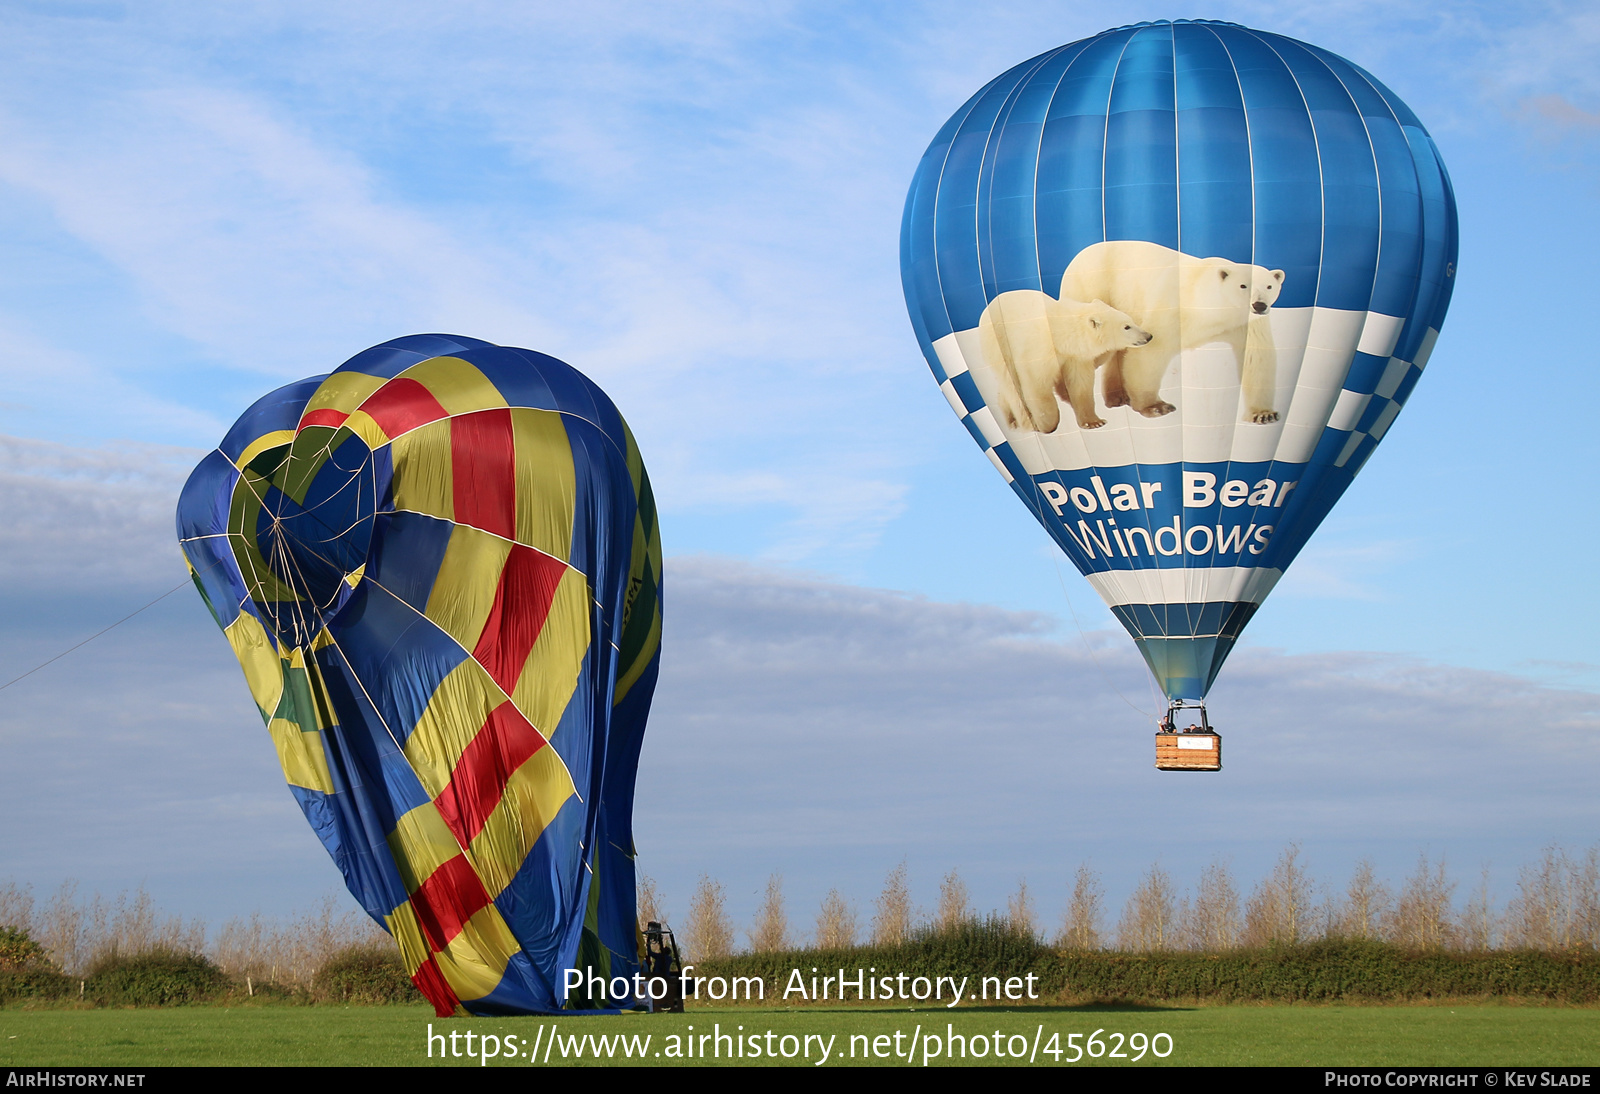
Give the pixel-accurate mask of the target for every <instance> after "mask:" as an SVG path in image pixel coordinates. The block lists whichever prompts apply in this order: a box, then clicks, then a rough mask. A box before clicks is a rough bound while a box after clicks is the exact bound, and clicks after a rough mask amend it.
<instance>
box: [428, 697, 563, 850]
mask: <svg viewBox="0 0 1600 1094" xmlns="http://www.w3.org/2000/svg"><path fill="white" fill-rule="evenodd" d="M545 743H546V742H545V739H544V737H543V736H542V735H541V734H540V733H539V731H538V730H537V729H535V728H533V723H532V722H530V721H528V719H526V718H524V717H523V716H522V712H521V711H520V710H518V709H517V708H516V706H515V705H514V704H512V703H501V704H500V705H499V706H498V707H496V708H495V709H494V710H493V711H491V712H490V713H489V717H488V720H487V721H485V722H484V723H483V728H482V729H480V730H478V733H477V736H475V737H473V738H472V741H471V743H470V744H468V745H467V747H466V749H465V750H464V751H463V752H462V753H461V758H460V759H459V760H457V761H456V766H455V770H454V771H452V772H451V773H450V782H449V784H448V785H446V786H445V788H444V790H443V791H442V792H441V793H440V794H439V796H438V797H437V798H435V799H434V804H435V805H436V806H437V807H438V809H439V815H440V816H441V817H443V818H444V822H445V824H447V825H449V826H450V831H452V832H454V833H455V836H456V839H458V840H460V841H461V844H462V846H466V845H467V844H468V843H471V842H472V840H473V839H474V838H475V837H476V836H477V835H478V833H479V832H481V831H483V826H484V824H485V823H487V822H488V820H489V814H490V813H493V812H494V809H495V806H497V805H499V804H500V799H501V798H502V797H504V796H505V792H506V782H507V781H508V780H509V779H510V778H511V775H512V772H514V771H516V770H517V768H519V767H521V766H522V765H523V764H525V763H527V761H528V758H529V757H530V756H532V755H533V754H534V753H535V752H538V751H539V750H540V749H541V748H543V747H544V746H545Z"/></svg>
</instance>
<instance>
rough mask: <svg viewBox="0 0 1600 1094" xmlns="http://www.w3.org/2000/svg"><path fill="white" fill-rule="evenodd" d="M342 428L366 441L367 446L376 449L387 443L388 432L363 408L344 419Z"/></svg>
mask: <svg viewBox="0 0 1600 1094" xmlns="http://www.w3.org/2000/svg"><path fill="white" fill-rule="evenodd" d="M344 428H345V429H348V430H349V431H350V432H352V433H354V434H355V435H356V436H357V437H360V438H361V439H362V440H363V441H366V442H367V447H368V448H370V449H372V450H373V451H377V450H378V449H380V448H382V447H383V446H384V445H386V444H388V443H389V434H387V433H385V432H384V431H383V427H382V426H381V425H379V424H378V423H377V422H375V421H373V420H372V416H371V415H370V414H368V413H367V412H366V411H365V410H357V411H355V412H354V413H352V414H351V415H350V417H348V418H346V419H345V420H344Z"/></svg>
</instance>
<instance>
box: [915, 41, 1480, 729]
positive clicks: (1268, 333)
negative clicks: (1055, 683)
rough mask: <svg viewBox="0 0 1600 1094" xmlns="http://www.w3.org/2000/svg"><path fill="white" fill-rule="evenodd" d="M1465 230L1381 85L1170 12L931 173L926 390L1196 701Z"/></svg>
mask: <svg viewBox="0 0 1600 1094" xmlns="http://www.w3.org/2000/svg"><path fill="white" fill-rule="evenodd" d="M1456 241H1457V233H1456V213H1455V201H1454V198H1453V196H1452V192H1451V188H1450V182H1449V178H1448V176H1447V175H1446V173H1445V169H1444V165H1443V163H1442V162H1441V161H1440V158H1439V154H1438V150H1437V149H1436V148H1435V147H1434V144H1433V141H1432V139H1431V138H1430V137H1429V136H1428V133H1427V131H1426V130H1424V129H1423V127H1422V124H1421V123H1420V122H1419V121H1418V120H1417V119H1416V117H1415V116H1414V115H1413V114H1412V112H1411V111H1410V110H1409V109H1407V107H1406V106H1405V104H1404V103H1402V102H1401V101H1400V100H1399V98H1398V97H1397V96H1395V94H1394V93H1393V92H1392V91H1390V90H1388V89H1387V88H1386V87H1384V86H1383V85H1382V84H1380V83H1379V82H1378V81H1377V80H1375V79H1374V78H1373V77H1372V76H1370V75H1369V74H1367V73H1366V72H1365V71H1363V70H1362V69H1360V68H1358V67H1356V66H1355V65H1353V64H1351V63H1350V62H1349V61H1346V60H1344V59H1342V58H1340V57H1337V56H1335V55H1333V54H1331V53H1329V52H1327V51H1326V50H1322V49H1318V48H1317V47H1315V46H1310V45H1306V44H1305V43H1303V42H1297V41H1295V40H1293V39H1290V38H1285V37H1282V36H1281V35H1275V34H1266V33H1262V32H1259V31H1253V30H1248V29H1246V28H1245V27H1241V26H1238V25H1236V24H1232V23H1219V22H1209V21H1187V20H1185V21H1178V22H1153V23H1140V24H1138V25H1135V26H1127V27H1121V28H1118V29H1116V30H1109V31H1106V32H1105V33H1103V34H1100V35H1097V36H1095V37H1093V38H1088V39H1085V40H1083V41H1080V42H1074V43H1072V44H1071V45H1067V46H1062V47H1061V48H1059V49H1055V50H1051V51H1050V52H1048V53H1045V54H1042V55H1040V56H1038V57H1035V58H1033V59H1032V60H1030V61H1026V62H1024V63H1023V64H1020V65H1017V66H1016V67H1015V68H1013V69H1011V70H1010V71H1009V72H1006V73H1005V74H1004V75H1002V76H999V77H998V78H996V79H995V80H994V81H992V82H991V83H990V84H988V85H987V86H986V87H984V88H983V89H981V90H980V91H979V92H978V93H977V94H976V95H974V96H973V97H972V98H971V99H970V100H968V101H967V103H966V104H965V105H964V106H962V108H961V109H960V110H958V111H957V112H956V113H955V115H954V116H953V117H952V118H951V119H950V120H949V121H948V122H947V123H945V125H944V127H943V128H942V129H941V130H940V131H939V134H938V135H937V136H936V137H935V138H934V140H933V143H932V144H931V145H929V147H928V150H927V152H926V153H925V154H924V156H923V158H922V162H921V164H920V166H919V167H918V169H917V173H916V177H915V179H914V181H913V182H912V185H911V191H910V194H909V196H908V198H907V200H906V207H905V216H904V220H903V222H902V230H901V252H900V253H901V274H902V279H903V282H904V288H905V295H906V303H907V307H908V309H909V310H910V313H911V320H912V325H913V326H914V327H915V329H916V333H917V337H918V338H919V340H920V341H921V344H922V350H923V353H924V355H925V356H926V357H927V360H928V365H929V367H930V368H931V369H932V370H933V375H934V378H935V380H937V381H938V383H939V386H940V388H941V389H942V391H943V393H944V395H945V398H946V399H947V400H948V401H949V403H950V405H951V407H952V408H953V409H954V410H955V412H956V414H957V416H958V417H960V419H961V421H962V423H963V424H964V425H965V426H966V427H967V430H968V432H969V433H970V434H971V435H972V438H973V440H975V441H976V442H977V443H978V446H979V447H980V448H981V449H982V450H983V452H984V454H985V455H986V456H987V457H988V459H989V460H990V462H991V463H993V464H994V466H995V468H996V469H997V470H998V471H999V472H1000V474H1001V475H1002V476H1003V477H1004V478H1005V480H1006V481H1007V482H1008V483H1009V484H1010V485H1011V487H1012V489H1013V490H1014V491H1015V492H1016V493H1017V495H1018V496H1019V497H1020V498H1021V499H1022V500H1023V502H1024V503H1025V504H1026V505H1027V506H1028V508H1029V509H1030V510H1031V511H1032V512H1033V513H1034V515H1035V516H1036V517H1037V518H1038V520H1039V522H1040V523H1041V524H1042V525H1044V527H1045V528H1046V529H1047V530H1048V531H1049V533H1050V535H1051V536H1052V537H1053V538H1054V539H1055V541H1056V542H1057V544H1059V545H1060V547H1061V549H1062V550H1063V551H1065V552H1066V554H1067V556H1068V557H1069V558H1071V559H1072V561H1073V562H1074V563H1075V564H1076V565H1077V567H1078V569H1079V570H1080V571H1082V573H1083V574H1084V575H1085V576H1086V577H1087V578H1088V579H1089V582H1090V583H1091V584H1092V585H1093V586H1094V588H1095V590H1096V591H1097V592H1099V593H1100V595H1101V596H1102V597H1103V598H1104V599H1105V601H1106V603H1107V604H1108V605H1109V606H1110V607H1111V610H1112V611H1113V612H1114V613H1115V615H1116V616H1117V618H1118V619H1119V620H1120V621H1121V622H1122V624H1123V625H1124V626H1125V627H1126V628H1127V629H1128V631H1129V632H1130V633H1131V634H1132V635H1133V637H1134V639H1135V640H1136V641H1137V643H1138V645H1139V648H1140V650H1141V651H1142V652H1143V654H1144V657H1145V660H1146V662H1147V664H1148V665H1149V667H1150V669H1151V671H1152V672H1153V673H1154V675H1155V677H1156V680H1157V681H1158V682H1159V683H1160V685H1161V687H1162V689H1163V690H1164V691H1165V692H1166V694H1167V696H1168V698H1169V700H1172V701H1174V702H1176V701H1186V702H1187V701H1199V700H1202V699H1203V698H1204V696H1205V694H1206V691H1207V690H1208V689H1209V688H1210V687H1211V684H1212V682H1213V680H1214V679H1215V678H1216V675H1217V671H1218V670H1219V669H1220V668H1221V666H1222V663H1223V660H1224V659H1225V658H1226V657H1227V655H1228V652H1229V651H1230V650H1231V648H1232V647H1233V644H1234V642H1235V641H1236V640H1237V638H1238V636H1239V632H1240V631H1241V630H1242V629H1243V627H1244V626H1245V624H1246V623H1247V622H1248V621H1249V620H1250V618H1251V616H1252V615H1253V614H1254V613H1255V611H1256V609H1257V607H1258V606H1259V605H1260V604H1261V602H1262V600H1263V598H1264V597H1266V595H1267V593H1268V592H1269V591H1270V590H1271V589H1272V587H1273V585H1274V583H1276V582H1277V581H1278V579H1279V578H1280V577H1281V576H1282V575H1283V571H1284V568H1285V567H1286V566H1288V565H1289V563H1290V562H1291V561H1293V559H1294V558H1295V556H1296V555H1297V554H1298V553H1299V552H1300V550H1301V548H1303V547H1304V546H1305V543H1306V540H1307V538H1308V537H1309V536H1310V534H1311V533H1312V531H1313V530H1314V529H1315V528H1316V527H1317V525H1318V524H1319V523H1320V522H1321V521H1322V519H1323V517H1324V516H1326V515H1327V513H1328V511H1329V509H1330V507H1331V506H1332V505H1333V504H1334V502H1336V501H1337V500H1338V499H1339V497H1340V495H1342V494H1343V493H1344V491H1345V489H1346V488H1347V487H1348V486H1349V485H1350V483H1351V480H1352V479H1353V478H1354V476H1355V474H1356V473H1357V472H1358V471H1359V470H1360V469H1361V467H1362V465H1363V464H1364V463H1366V461H1367V459H1368V457H1369V456H1371V455H1372V452H1373V449H1374V448H1375V447H1376V446H1377V444H1378V443H1379V442H1380V441H1381V440H1382V439H1383V437H1384V435H1385V433H1386V432H1387V431H1388V429H1389V428H1390V426H1391V425H1392V424H1393V422H1394V420H1395V416H1396V415H1397V414H1398V413H1399V412H1400V409H1401V407H1402V406H1404V405H1405V402H1406V400H1407V399H1408V398H1409V397H1410V395H1411V391H1412V389H1413V387H1414V386H1415V385H1416V383H1417V380H1418V378H1419V377H1420V376H1421V374H1422V370H1423V367H1424V366H1425V365H1426V363H1427V360H1428V356H1429V354H1430V352H1431V351H1432V349H1433V346H1434V342H1435V340H1436V339H1437V338H1438V334H1439V327H1440V324H1441V323H1442V322H1443V320H1444V314H1445V310H1446V308H1447V306H1448V305H1449V301H1450V293H1451V289H1452V286H1453V284H1454V276H1455V263H1456Z"/></svg>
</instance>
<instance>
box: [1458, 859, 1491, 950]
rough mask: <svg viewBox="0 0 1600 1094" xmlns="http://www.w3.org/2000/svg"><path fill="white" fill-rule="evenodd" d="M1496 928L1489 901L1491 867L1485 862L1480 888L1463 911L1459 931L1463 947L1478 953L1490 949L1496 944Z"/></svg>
mask: <svg viewBox="0 0 1600 1094" xmlns="http://www.w3.org/2000/svg"><path fill="white" fill-rule="evenodd" d="M1494 928H1495V915H1494V905H1493V904H1491V903H1490V902H1489V867H1488V865H1487V864H1485V865H1484V867H1483V873H1482V875H1481V877H1480V878H1479V881H1478V888H1477V889H1476V890H1475V891H1474V892H1473V894H1472V899H1471V900H1469V901H1468V902H1467V909H1466V911H1464V912H1462V913H1461V924H1460V928H1459V931H1458V941H1459V942H1460V944H1461V948H1462V949H1464V950H1472V951H1475V952H1478V953H1482V952H1483V951H1485V950H1488V949H1490V948H1491V947H1493V945H1494V934H1495V930H1494Z"/></svg>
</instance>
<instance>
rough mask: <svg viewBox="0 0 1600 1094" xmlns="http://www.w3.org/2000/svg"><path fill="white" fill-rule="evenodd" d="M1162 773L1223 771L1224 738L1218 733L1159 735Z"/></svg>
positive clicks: (1157, 754) (1159, 759)
mask: <svg viewBox="0 0 1600 1094" xmlns="http://www.w3.org/2000/svg"><path fill="white" fill-rule="evenodd" d="M1156 768H1157V770H1160V771H1221V770H1222V737H1221V736H1220V735H1219V734H1216V733H1157V734H1156Z"/></svg>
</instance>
